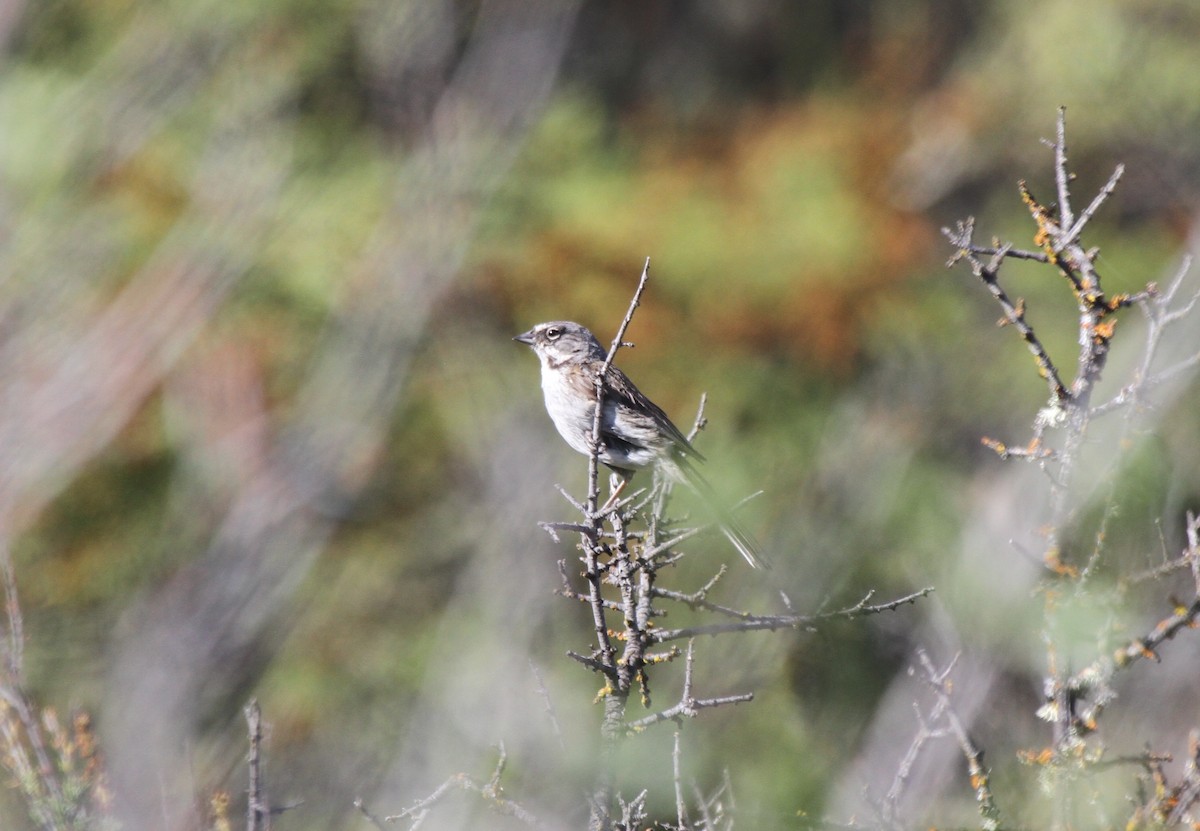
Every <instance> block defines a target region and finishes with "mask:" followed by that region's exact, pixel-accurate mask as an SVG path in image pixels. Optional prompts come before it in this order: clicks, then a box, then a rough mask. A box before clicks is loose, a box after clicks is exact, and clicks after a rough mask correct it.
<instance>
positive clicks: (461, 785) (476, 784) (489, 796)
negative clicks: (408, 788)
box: [354, 744, 545, 831]
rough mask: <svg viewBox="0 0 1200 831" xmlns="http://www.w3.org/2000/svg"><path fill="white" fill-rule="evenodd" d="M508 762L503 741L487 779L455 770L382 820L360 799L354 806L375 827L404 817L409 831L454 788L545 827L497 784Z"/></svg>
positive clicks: (499, 810)
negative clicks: (397, 811)
mask: <svg viewBox="0 0 1200 831" xmlns="http://www.w3.org/2000/svg"><path fill="white" fill-rule="evenodd" d="M507 764H508V753H507V752H506V751H505V749H504V745H503V744H500V745H499V746H498V747H497V759H496V767H495V769H494V770H493V771H492V775H491V776H490V777H489V778H488V780H487V781H486V782H480V781H479V780H477V779H475V778H474V777H472V776H470V775H468V774H466V773H456V774H454V775H453V776H451V777H449V778H448V779H446V781H445V782H443V783H442V784H440V785H438V786H437V787H436V788H435V789H434V790H433V792H432V793H430V794H429V795H428V796H426V797H424V798H422V799H418V800H417V801H416V802H414V803H413V804H412V805H410V806H409V807H408V808H406V809H405V810H403V811H401V812H400V813H398V814H392V815H391V816H386V817H384V818H383V819H382V820H381V819H380V818H379V817H377V816H376V815H375V814H373V813H371V811H370V809H368V808H367V806H366V804H365V803H364V802H363V800H362V799H355V800H354V807H355V808H357V809H358V812H359V813H360V814H362V816H363V818H364V819H366V820H367V821H368V822H370V823H371V824H372V825H374V826H375V827H376V828H380V829H382V828H385V827H386V826H385V825H384V823H387V822H400V821H401V820H406V821H407V822H408V831H416V829H417V828H420V827H421V826H422V825H423V824H424V823H425V820H426V819H427V818H428V817H429V813H430V811H432V810H433V808H434V806H436V805H437V804H438V803H439V802H441V801H442V800H444V799H445V798H446V797H447V796H449V795H450V794H452V793H454V792H455V791H467V792H469V793H474V794H478V795H479V797H480V799H482V800H483V801H484V802H485V803H486V804H487V805H488V807H489V808H491V809H492V810H493V811H495V812H496V813H498V814H500V815H502V816H508V817H512V818H513V819H515V820H517V821H518V822H520V823H522V824H524V825H527V826H529V827H530V828H544V827H545V825H544V824H543V823H542V821H541V820H540V819H539V818H538V817H537V816H536V815H534V814H533V813H532V812H530V811H529V810H528V809H526V808H525V807H524V806H522V805H521V804H520V803H518V802H515V801H513V800H511V799H509V798H508V797H506V796H504V788H503V787H502V786H501V785H500V779H501V778H502V777H503V776H504V769H505V767H506V766H507Z"/></svg>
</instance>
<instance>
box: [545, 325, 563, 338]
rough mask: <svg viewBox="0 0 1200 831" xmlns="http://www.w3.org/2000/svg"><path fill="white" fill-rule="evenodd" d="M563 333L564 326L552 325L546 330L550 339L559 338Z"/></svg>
mask: <svg viewBox="0 0 1200 831" xmlns="http://www.w3.org/2000/svg"><path fill="white" fill-rule="evenodd" d="M562 333H563V330H562V327H560V326H551V327H550V328H549V329H547V330H546V338H547V339H548V340H558V337H559V335H561V334H562Z"/></svg>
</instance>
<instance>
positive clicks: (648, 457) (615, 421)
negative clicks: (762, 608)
mask: <svg viewBox="0 0 1200 831" xmlns="http://www.w3.org/2000/svg"><path fill="white" fill-rule="evenodd" d="M513 340H515V341H519V342H520V343H525V344H528V345H529V346H530V347H532V348H533V351H534V352H535V353H536V354H537V356H538V360H539V361H541V364H542V392H543V393H544V394H545V398H546V410H547V412H549V413H550V419H551V420H552V421H553V422H554V426H555V427H557V428H558V432H559V435H561V436H562V437H563V438H564V439H565V440H566V442H567V444H569V445H570V446H571V447H572V448H573V449H575V450H577V451H579V452H580V453H582V454H584V455H585V456H590V455H591V453H592V446H591V439H592V424H593V421H594V419H595V413H596V376H597V375H598V374H599V372H600V370H601V368H602V367H603V366H604V360H605V357H606V356H607V353H606V352H605V350H604V347H603V346H601V345H600V342H599V341H598V340H596V337H595V336H594V335H593V334H592V333H591V332H589V331H588V330H587V329H585V328H584V327H583V326H580V325H579V324H578V323H570V322H568V321H554V322H551V323H539V324H538V325H537V326H534V327H533V328H532V329H530V330H529V331H528V332H525V333H524V334H521V335H517V336H516V337H515V338H513ZM597 458H599V460H600V461H601V462H603V463H604V464H605V465H606V466H608V467H609V468H611V469H612V470H614V471H616V472H617V473H618V474H620V475H621V476H622V477H624V478H625V480H628V479H629V477H631V476H633V474H634V473H635V472H636V471H639V470H641V469H642V468H647V467H652V468H656V469H658V470H659V471H660V472H662V473H663V474H665V475H666V476H668V477H669V478H670V479H671V480H673V481H676V482H683V483H685V484H687V485H688V486H690V487H691V488H692V490H694V491H695V492H696V493H697V494H698V495H699V496H700V498H701V499H702V500H703V501H704V503H705V505H706V506H707V507H708V509H709V510H710V511H712V512H713V514H714V515H715V516H716V518H717V522H718V524H719V525H720V528H721V531H722V533H724V534H725V536H726V537H727V538H728V539H729V541H730V542H731V543H733V546H734V547H735V548H736V549H737V550H738V551H739V552H740V553H741V555H742V556H743V557H745V558H746V562H748V563H750V565H751V566H753V567H754V568H762V567H764V565H765V563H764V562H763V560H762V554H761V552H760V550H759V546H758V543H757V542H755V540H754V538H753V537H752V536H751V535H750V533H749V532H748V531H747V530H746V529H745V528H743V527H742V526H741V524H740V523H739V522H738V521H737V519H736V518H735V517H734V516H733V514H732V513H730V512H729V510H728V509H726V508H724V507H723V506H722V505H721V503H720V501H719V500H718V499H717V495H716V493H715V492H714V491H713V489H712V486H711V485H709V484H708V481H707V480H706V479H705V478H704V477H703V476H701V475H700V471H699V470H697V469H696V463H697V462H703V461H704V456H702V455H701V454H700V452H699V451H697V450H696V448H694V447H692V443H691V442H689V441H688V440H687V437H686V436H684V435H683V433H681V432H680V430H679V428H678V427H676V426H675V425H674V424H673V423H672V422H671V419H669V418H667V414H666V413H664V412H663V411H662V409H661V408H659V406H658V405H657V404H655V403H654V402H653V401H651V400H650V399H649V398H647V397H646V396H645V395H643V394H642V392H641V390H639V389H638V388H637V387H635V386H634V385H633V382H632V381H630V380H629V377H628V376H627V375H626V374H625V373H624V372H622V371H621V370H619V369H617V368H616V367H615V366H610V367H609V368H608V374H607V375H605V377H604V409H603V411H602V414H601V419H600V452H599V454H598V455H597Z"/></svg>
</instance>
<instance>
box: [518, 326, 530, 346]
mask: <svg viewBox="0 0 1200 831" xmlns="http://www.w3.org/2000/svg"><path fill="white" fill-rule="evenodd" d="M513 340H515V341H516V342H517V343H525V344H528V345H530V346H533V330H532V329H530V330H529V331H528V332H525V333H524V334H521V335H517V336H516V337H515V338H513Z"/></svg>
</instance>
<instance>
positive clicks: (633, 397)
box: [605, 366, 704, 462]
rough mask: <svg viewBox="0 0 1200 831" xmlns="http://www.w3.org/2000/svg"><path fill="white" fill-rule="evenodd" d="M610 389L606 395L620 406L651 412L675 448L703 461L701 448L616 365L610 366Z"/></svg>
mask: <svg viewBox="0 0 1200 831" xmlns="http://www.w3.org/2000/svg"><path fill="white" fill-rule="evenodd" d="M607 380H608V384H607V387H608V391H607V392H606V393H605V394H606V395H609V396H612V398H613V399H614V403H615V404H616V405H617V406H618V407H622V408H625V409H627V410H630V411H632V412H634V413H649V414H650V417H651V418H653V419H654V423H655V424H656V425H657V426H658V429H659V430H661V431H662V432H663V434H665V435H666V436H667V437H668V438H670V440H671V442H672V443H673V444H674V445H675V450H676V451H677V452H679V453H682V454H685V455H686V456H688V457H689V458H692V459H696V460H698V461H701V462H703V461H704V456H703V454H701V453H700V451H699V450H697V449H696V448H694V447H692V443H691V442H690V441H688V440H687V436H685V435H684V434H683V433H682V432H680V430H679V428H678V427H676V426H675V424H674V422H672V421H671V419H670V418H669V417H668V416H667V414H666V413H664V412H663V411H662V408H661V407H659V406H658V405H657V404H655V403H654V402H653V401H651V400H650V399H649V398H647V397H646V396H645V395H643V394H642V391H641V390H639V389H638V388H637V387H636V386H635V385H634V383H633V381H630V380H629V376H628V375H626V374H625V373H624V372H622V371H621V370H619V369H617V368H616V367H615V366H612V367H609V368H608V379H607Z"/></svg>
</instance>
